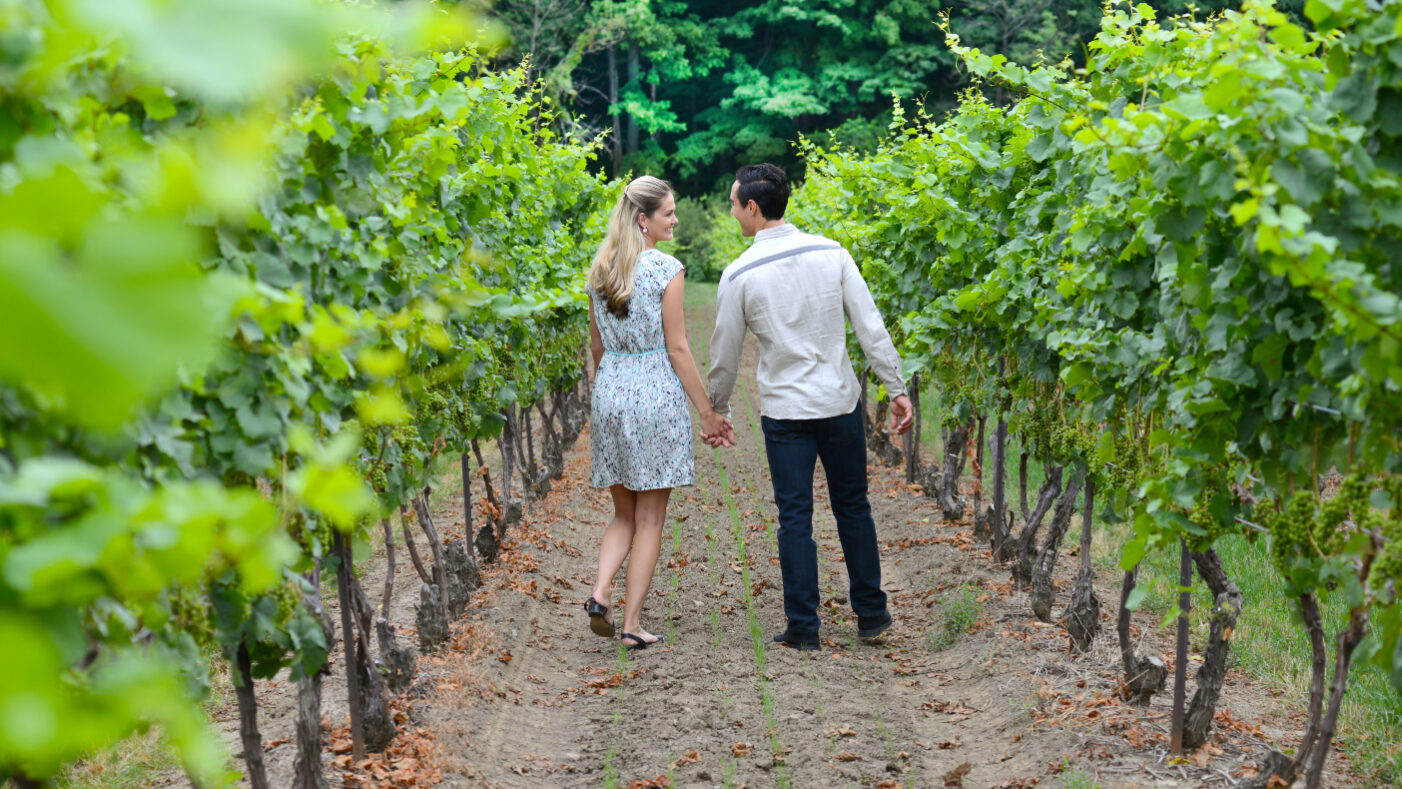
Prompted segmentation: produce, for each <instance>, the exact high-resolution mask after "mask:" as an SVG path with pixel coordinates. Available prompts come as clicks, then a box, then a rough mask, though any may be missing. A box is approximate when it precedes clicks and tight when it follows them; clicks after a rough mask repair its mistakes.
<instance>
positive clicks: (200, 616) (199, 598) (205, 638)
mask: <svg viewBox="0 0 1402 789" xmlns="http://www.w3.org/2000/svg"><path fill="white" fill-rule="evenodd" d="M168 600H169V604H170V622H171V625H172V626H173V627H174V628H175V629H179V630H183V631H185V632H187V633H189V634H190V637H191V638H193V639H195V643H196V644H198V645H200V646H201V647H208V646H210V645H211V644H213V643H214V620H213V611H212V610H211V609H210V605H209V598H208V597H207V596H206V595H205V594H204V591H203V590H201V589H197V588H194V587H187V586H180V587H176V588H175V589H173V590H171V592H170V593H169V596H168Z"/></svg>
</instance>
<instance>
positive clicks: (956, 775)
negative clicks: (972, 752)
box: [944, 762, 974, 786]
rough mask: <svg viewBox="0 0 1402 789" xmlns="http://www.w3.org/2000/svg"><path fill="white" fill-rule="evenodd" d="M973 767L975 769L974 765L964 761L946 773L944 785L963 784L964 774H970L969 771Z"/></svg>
mask: <svg viewBox="0 0 1402 789" xmlns="http://www.w3.org/2000/svg"><path fill="white" fill-rule="evenodd" d="M972 769H974V766H973V765H972V764H970V763H969V762H964V763H963V764H961V765H959V766H958V767H955V768H954V769H953V770H950V771H949V772H947V773H945V774H944V785H945V786H963V785H964V776H966V775H968V774H969V771H970V770H972Z"/></svg>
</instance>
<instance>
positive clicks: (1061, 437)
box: [1018, 408, 1098, 463]
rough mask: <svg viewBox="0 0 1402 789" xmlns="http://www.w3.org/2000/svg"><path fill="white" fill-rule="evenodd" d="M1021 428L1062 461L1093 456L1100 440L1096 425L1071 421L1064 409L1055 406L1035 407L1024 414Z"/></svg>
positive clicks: (1034, 442)
mask: <svg viewBox="0 0 1402 789" xmlns="http://www.w3.org/2000/svg"><path fill="white" fill-rule="evenodd" d="M1018 429H1019V430H1020V432H1021V433H1022V435H1023V437H1024V438H1025V439H1026V440H1028V441H1030V442H1031V443H1032V445H1034V446H1036V447H1037V448H1038V450H1039V451H1040V453H1041V454H1042V455H1044V456H1046V457H1048V458H1050V459H1052V460H1056V461H1058V462H1061V463H1067V462H1070V461H1072V460H1075V459H1078V458H1089V457H1090V456H1091V455H1092V454H1094V452H1095V449H1096V444H1097V441H1098V436H1097V434H1096V429H1095V427H1094V426H1093V425H1089V424H1086V423H1084V422H1072V421H1068V420H1067V419H1066V417H1065V416H1064V415H1063V414H1062V413H1061V412H1060V409H1054V408H1039V409H1034V410H1032V411H1029V412H1027V413H1025V414H1023V415H1021V417H1020V418H1019V419H1018Z"/></svg>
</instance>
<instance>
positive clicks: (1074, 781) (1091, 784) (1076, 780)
mask: <svg viewBox="0 0 1402 789" xmlns="http://www.w3.org/2000/svg"><path fill="white" fill-rule="evenodd" d="M1061 785H1062V786H1064V787H1066V789H1100V784H1098V783H1096V782H1095V780H1094V779H1092V778H1091V777H1090V776H1089V775H1086V774H1085V772H1084V771H1083V770H1079V769H1077V770H1072V769H1071V761H1070V760H1069V759H1068V760H1066V761H1065V762H1064V768H1063V772H1062V773H1061Z"/></svg>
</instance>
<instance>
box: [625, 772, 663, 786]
mask: <svg viewBox="0 0 1402 789" xmlns="http://www.w3.org/2000/svg"><path fill="white" fill-rule="evenodd" d="M671 785H672V779H671V778H668V777H667V776H665V775H659V776H657V777H656V778H648V779H646V780H644V779H642V778H639V779H638V780H636V781H633V782H632V783H630V784H628V789H669V787H671Z"/></svg>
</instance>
